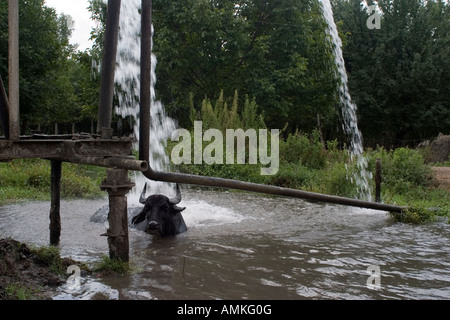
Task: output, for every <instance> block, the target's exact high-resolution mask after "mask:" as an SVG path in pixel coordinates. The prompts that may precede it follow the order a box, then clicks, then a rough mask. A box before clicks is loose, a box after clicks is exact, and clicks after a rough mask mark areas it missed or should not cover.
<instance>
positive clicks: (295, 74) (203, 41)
mask: <svg viewBox="0 0 450 320" xmlns="http://www.w3.org/2000/svg"><path fill="white" fill-rule="evenodd" d="M319 5H320V4H319V2H318V1H313V0H309V1H298V0H280V1H276V2H267V1H263V0H252V1H231V0H219V1H209V0H193V1H178V0H176V1H173V0H171V1H168V0H155V1H154V2H153V8H154V14H153V19H154V25H155V36H154V43H155V46H154V50H155V53H156V55H157V57H158V68H157V74H158V82H157V92H158V94H159V96H160V99H161V100H162V101H163V102H164V104H165V105H166V108H167V109H168V111H169V113H170V114H171V115H172V116H174V117H175V118H177V119H179V120H180V124H181V125H184V126H186V125H187V123H186V121H184V120H183V119H189V105H190V101H189V99H186V98H187V97H191V98H192V97H193V99H194V101H195V104H196V105H198V104H199V102H201V101H203V99H204V98H205V97H209V98H212V97H218V96H220V92H221V90H224V92H225V96H232V95H233V93H234V91H235V90H238V91H239V93H241V95H240V96H241V97H242V98H241V99H244V97H245V96H247V95H248V96H250V97H254V99H255V102H256V104H257V105H259V106H260V107H261V109H262V110H263V111H264V113H265V119H266V121H267V125H268V126H269V127H272V128H276V127H281V128H282V127H284V126H285V124H286V123H289V125H290V127H291V130H293V131H294V130H295V129H296V128H302V129H304V130H311V129H313V128H315V127H316V123H317V121H316V119H317V115H320V117H321V118H322V119H323V120H324V121H323V122H324V123H327V124H330V123H335V122H334V121H335V120H336V110H335V109H334V106H335V104H336V95H335V92H334V88H335V87H336V86H335V84H336V82H335V81H336V79H335V77H334V74H333V69H332V68H333V66H332V56H331V52H330V50H329V49H328V47H327V45H326V34H325V24H324V20H323V18H322V15H321V10H320V7H319ZM191 93H192V95H193V96H190V94H191ZM241 102H243V101H242V100H241Z"/></svg>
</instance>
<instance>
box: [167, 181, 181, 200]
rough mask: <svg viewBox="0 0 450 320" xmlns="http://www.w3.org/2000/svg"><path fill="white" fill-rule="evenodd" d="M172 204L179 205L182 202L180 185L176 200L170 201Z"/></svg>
mask: <svg viewBox="0 0 450 320" xmlns="http://www.w3.org/2000/svg"><path fill="white" fill-rule="evenodd" d="M169 202H170V203H171V204H179V203H180V202H181V191H180V185H179V184H178V183H177V195H176V196H175V198H172V199H170V200H169Z"/></svg>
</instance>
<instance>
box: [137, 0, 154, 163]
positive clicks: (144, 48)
mask: <svg viewBox="0 0 450 320" xmlns="http://www.w3.org/2000/svg"><path fill="white" fill-rule="evenodd" d="M151 59H152V0H142V14H141V99H140V101H141V105H140V126H139V128H140V129H139V159H140V160H143V161H148V160H149V152H150V106H151V63H152V60H151Z"/></svg>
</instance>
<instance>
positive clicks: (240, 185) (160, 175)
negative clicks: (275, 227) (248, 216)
mask: <svg viewBox="0 0 450 320" xmlns="http://www.w3.org/2000/svg"><path fill="white" fill-rule="evenodd" d="M143 174H144V176H145V177H147V178H148V179H150V180H154V181H162V182H172V183H184V184H191V185H200V186H210V187H222V188H228V189H236V190H244V191H251V192H257V193H265V194H271V195H278V196H285V197H292V198H300V199H305V200H312V201H319V202H326V203H333V204H340V205H346V206H352V207H358V208H366V209H373V210H382V211H389V212H399V213H401V212H403V211H404V210H405V209H406V207H401V206H395V205H390V204H383V203H376V202H371V201H364V200H358V199H351V198H345V197H338V196H330V195H325V194H320V193H313V192H307V191H302V190H297V189H290V188H282V187H277V186H269V185H262V184H257V183H251V182H243V181H237V180H231V179H222V178H215V177H205V176H197V175H190V174H181V173H169V172H161V171H154V170H153V169H152V168H151V167H149V168H148V170H146V171H144V172H143Z"/></svg>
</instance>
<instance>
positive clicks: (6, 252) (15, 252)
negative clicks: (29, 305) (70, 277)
mask: <svg viewBox="0 0 450 320" xmlns="http://www.w3.org/2000/svg"><path fill="white" fill-rule="evenodd" d="M61 261H62V263H63V264H64V265H65V264H67V265H71V264H74V261H73V260H71V259H62V260H61ZM65 281H66V279H64V278H63V277H62V276H58V275H56V274H55V273H53V272H51V271H50V267H49V266H48V264H46V263H45V262H44V261H42V260H41V259H40V258H39V257H37V256H36V254H35V253H34V252H33V251H32V250H31V249H30V248H29V247H28V246H27V245H25V244H22V243H20V242H18V241H15V240H12V239H0V300H21V299H26V300H34V299H36V300H50V299H51V296H52V292H54V289H55V288H56V287H57V286H59V285H61V284H63V283H64V282H65Z"/></svg>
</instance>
